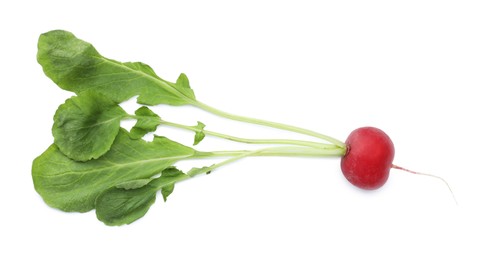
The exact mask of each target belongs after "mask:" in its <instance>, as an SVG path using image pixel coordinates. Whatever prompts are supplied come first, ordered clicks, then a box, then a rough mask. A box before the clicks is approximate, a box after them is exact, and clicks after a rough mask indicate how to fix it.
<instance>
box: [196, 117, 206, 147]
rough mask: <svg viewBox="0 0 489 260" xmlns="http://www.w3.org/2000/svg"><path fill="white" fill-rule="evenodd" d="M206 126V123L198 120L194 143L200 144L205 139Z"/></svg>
mask: <svg viewBox="0 0 489 260" xmlns="http://www.w3.org/2000/svg"><path fill="white" fill-rule="evenodd" d="M204 127H205V125H204V123H202V122H197V125H196V126H195V128H196V129H197V131H195V137H194V145H198V144H199V143H200V142H201V141H202V140H204V137H205V133H204Z"/></svg>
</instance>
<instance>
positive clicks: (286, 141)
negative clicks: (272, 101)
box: [128, 115, 338, 149]
mask: <svg viewBox="0 0 489 260" xmlns="http://www.w3.org/2000/svg"><path fill="white" fill-rule="evenodd" d="M128 118H131V119H136V120H138V119H143V118H147V117H145V116H136V115H129V116H128ZM155 120H156V119H155ZM157 122H158V123H159V124H160V125H166V126H171V127H175V128H179V129H184V130H189V131H193V132H199V131H202V132H203V133H204V134H205V135H208V136H214V137H219V138H222V139H226V140H230V141H234V142H239V143H247V144H287V145H298V146H305V147H312V148H319V149H330V148H338V146H336V145H333V144H326V143H319V142H311V141H302V140H294V139H256V138H241V137H237V136H232V135H227V134H223V133H219V132H214V131H209V130H205V129H200V128H198V127H196V126H189V125H183V124H179V123H174V122H170V121H166V120H162V119H158V121H157Z"/></svg>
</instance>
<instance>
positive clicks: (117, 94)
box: [37, 30, 195, 105]
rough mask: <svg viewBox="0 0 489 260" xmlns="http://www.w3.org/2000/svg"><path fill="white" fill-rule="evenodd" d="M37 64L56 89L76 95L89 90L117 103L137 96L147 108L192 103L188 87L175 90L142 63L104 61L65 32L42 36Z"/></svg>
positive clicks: (94, 51)
mask: <svg viewBox="0 0 489 260" xmlns="http://www.w3.org/2000/svg"><path fill="white" fill-rule="evenodd" d="M37 60H38V62H39V64H41V66H42V68H43V70H44V73H45V74H46V75H47V76H48V77H49V78H51V79H52V80H53V81H54V82H55V83H56V84H58V86H59V87H61V88H62V89H65V90H68V91H72V92H75V93H77V94H79V93H81V92H84V91H87V90H90V89H91V90H93V91H96V92H99V93H102V94H104V95H105V96H107V97H108V98H110V99H112V100H113V101H115V102H117V103H120V102H122V101H125V100H128V99H129V98H131V97H134V96H138V102H139V103H140V104H146V105H157V104H168V105H187V104H189V103H190V102H192V101H195V96H194V95H193V91H192V90H191V89H190V87H189V86H188V84H184V82H182V83H179V85H178V87H177V86H176V84H173V83H170V82H167V81H165V80H163V79H161V78H160V77H158V76H157V75H156V73H155V72H154V71H153V69H152V68H151V67H149V66H148V65H146V64H144V63H141V62H125V63H123V62H118V61H115V60H112V59H108V58H105V57H104V56H102V55H100V53H99V52H98V51H97V50H96V49H95V48H94V47H93V46H92V45H91V44H90V43H88V42H85V41H83V40H80V39H78V38H76V37H75V36H74V35H73V34H72V33H70V32H67V31H62V30H55V31H50V32H47V33H44V34H42V35H41V36H40V37H39V42H38V53H37ZM187 83H188V82H187Z"/></svg>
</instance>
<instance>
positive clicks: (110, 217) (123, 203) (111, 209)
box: [95, 167, 189, 226]
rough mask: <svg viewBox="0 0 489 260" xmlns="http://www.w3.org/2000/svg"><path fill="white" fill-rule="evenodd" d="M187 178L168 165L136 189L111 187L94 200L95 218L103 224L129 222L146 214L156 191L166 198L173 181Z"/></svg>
mask: <svg viewBox="0 0 489 260" xmlns="http://www.w3.org/2000/svg"><path fill="white" fill-rule="evenodd" d="M187 178H189V176H188V175H186V174H184V173H182V172H181V171H179V170H178V169H176V168H175V167H169V168H167V169H165V170H163V172H162V173H161V176H160V177H158V178H156V179H153V180H152V181H151V182H149V183H148V184H147V185H145V186H142V187H140V188H137V189H121V188H118V187H112V188H109V189H107V190H105V191H104V192H102V193H101V194H100V195H99V196H98V197H97V199H96V201H95V210H96V213H97V218H98V219H99V220H100V221H103V222H104V223H105V224H107V225H110V226H114V225H123V224H130V223H132V222H134V221H135V220H137V219H139V218H141V217H142V216H144V215H145V214H146V212H147V211H148V210H149V208H150V207H151V205H153V203H154V202H155V199H156V192H157V191H158V190H160V189H161V190H162V193H163V197H164V199H165V201H166V198H167V197H168V195H170V193H171V192H172V191H173V188H174V185H175V182H178V181H181V180H184V179H187Z"/></svg>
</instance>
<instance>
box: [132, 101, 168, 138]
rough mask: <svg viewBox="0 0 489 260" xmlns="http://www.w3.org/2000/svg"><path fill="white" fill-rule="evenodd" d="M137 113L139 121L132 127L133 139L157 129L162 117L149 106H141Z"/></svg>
mask: <svg viewBox="0 0 489 260" xmlns="http://www.w3.org/2000/svg"><path fill="white" fill-rule="evenodd" d="M135 114H136V118H137V122H136V124H135V125H134V126H133V127H132V128H131V132H130V136H131V138H132V139H139V138H141V137H143V136H145V135H146V134H147V133H150V132H154V131H156V128H157V127H158V125H159V124H160V123H161V118H160V117H159V116H158V115H157V114H155V113H154V112H153V111H151V110H150V109H149V108H148V107H145V106H144V107H140V108H139V109H138V110H136V112H135Z"/></svg>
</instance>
